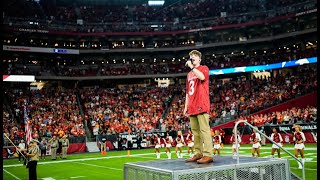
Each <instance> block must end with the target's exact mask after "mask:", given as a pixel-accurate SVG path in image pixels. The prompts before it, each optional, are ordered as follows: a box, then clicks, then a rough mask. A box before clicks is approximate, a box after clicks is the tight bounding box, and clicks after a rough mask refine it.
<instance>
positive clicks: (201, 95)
mask: <svg viewBox="0 0 320 180" xmlns="http://www.w3.org/2000/svg"><path fill="white" fill-rule="evenodd" d="M196 69H197V70H199V71H200V72H202V73H203V75H204V77H205V79H204V80H203V81H201V80H200V79H198V78H197V76H196V75H195V74H194V73H193V71H190V72H189V73H188V76H187V83H186V86H187V87H186V92H187V95H188V98H189V103H188V112H187V113H188V114H189V115H197V114H200V113H209V112H210V98H208V97H209V68H208V67H207V66H202V65H201V66H199V67H197V68H196Z"/></svg>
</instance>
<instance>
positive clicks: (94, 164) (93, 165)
mask: <svg viewBox="0 0 320 180" xmlns="http://www.w3.org/2000/svg"><path fill="white" fill-rule="evenodd" d="M74 163H77V164H82V165H86V166H93V167H99V168H105V169H112V170H117V171H123V169H119V168H112V167H107V166H99V165H95V164H88V163H79V162H74Z"/></svg>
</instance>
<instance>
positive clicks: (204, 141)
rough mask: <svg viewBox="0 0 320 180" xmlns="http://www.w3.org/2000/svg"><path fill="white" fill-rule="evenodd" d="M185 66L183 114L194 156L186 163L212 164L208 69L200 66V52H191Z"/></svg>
mask: <svg viewBox="0 0 320 180" xmlns="http://www.w3.org/2000/svg"><path fill="white" fill-rule="evenodd" d="M189 56H190V59H189V60H188V61H187V62H186V66H188V67H189V68H190V72H189V73H188V76H187V83H186V86H187V87H186V101H185V108H184V111H183V114H184V115H185V116H187V117H189V118H190V123H191V130H192V133H193V135H194V148H195V155H194V156H193V157H192V158H189V159H187V160H186V162H197V163H199V164H204V163H210V162H213V158H212V137H211V132H210V126H209V111H210V99H209V68H208V67H207V66H202V65H200V62H201V52H199V51H197V50H192V51H191V52H190V53H189Z"/></svg>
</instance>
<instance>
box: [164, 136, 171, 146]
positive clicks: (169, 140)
mask: <svg viewBox="0 0 320 180" xmlns="http://www.w3.org/2000/svg"><path fill="white" fill-rule="evenodd" d="M164 142H165V144H166V147H167V148H171V147H172V145H171V143H172V137H171V136H167V137H166V138H165V139H164Z"/></svg>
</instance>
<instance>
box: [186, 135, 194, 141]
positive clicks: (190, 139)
mask: <svg viewBox="0 0 320 180" xmlns="http://www.w3.org/2000/svg"><path fill="white" fill-rule="evenodd" d="M187 139H188V142H192V139H193V134H188V138H187Z"/></svg>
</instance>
